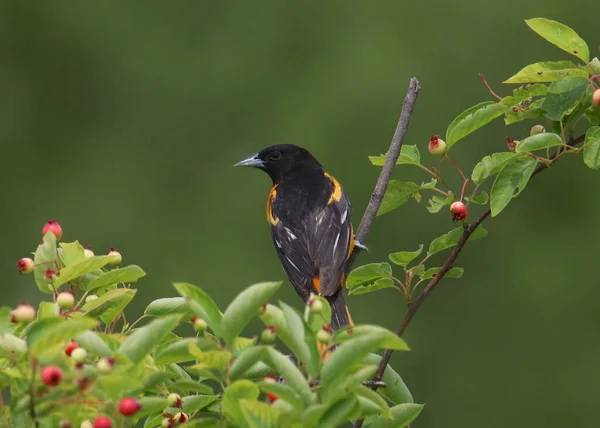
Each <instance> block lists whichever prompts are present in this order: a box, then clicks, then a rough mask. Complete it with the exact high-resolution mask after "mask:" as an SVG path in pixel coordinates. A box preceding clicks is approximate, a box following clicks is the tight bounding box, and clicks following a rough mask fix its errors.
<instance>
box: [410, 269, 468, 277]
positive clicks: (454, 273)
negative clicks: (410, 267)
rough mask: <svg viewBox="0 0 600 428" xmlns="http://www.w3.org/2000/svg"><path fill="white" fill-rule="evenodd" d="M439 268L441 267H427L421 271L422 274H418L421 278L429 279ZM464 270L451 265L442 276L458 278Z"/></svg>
mask: <svg viewBox="0 0 600 428" xmlns="http://www.w3.org/2000/svg"><path fill="white" fill-rule="evenodd" d="M441 270H442V268H441V267H434V268H430V269H427V270H426V271H425V272H423V274H422V275H419V276H420V277H421V279H430V278H433V277H434V276H436V275H437V274H438V273H439V272H440V271H441ZM464 272H465V270H464V269H463V268H459V267H453V268H452V269H450V270H449V271H448V272H446V275H444V278H455V279H458V278H460V277H461V276H462V274H463V273H464Z"/></svg>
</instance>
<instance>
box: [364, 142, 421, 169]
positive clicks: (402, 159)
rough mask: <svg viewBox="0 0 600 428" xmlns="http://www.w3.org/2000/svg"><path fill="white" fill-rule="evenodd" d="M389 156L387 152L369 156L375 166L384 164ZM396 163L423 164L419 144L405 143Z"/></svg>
mask: <svg viewBox="0 0 600 428" xmlns="http://www.w3.org/2000/svg"><path fill="white" fill-rule="evenodd" d="M386 158H387V153H386V154H384V155H379V156H369V160H370V161H371V163H372V164H373V165H375V166H383V165H384V164H385V160H386ZM396 165H421V154H420V153H419V149H418V147H417V146H411V145H406V144H404V145H403V146H402V148H401V149H400V156H399V157H398V160H397V161H396Z"/></svg>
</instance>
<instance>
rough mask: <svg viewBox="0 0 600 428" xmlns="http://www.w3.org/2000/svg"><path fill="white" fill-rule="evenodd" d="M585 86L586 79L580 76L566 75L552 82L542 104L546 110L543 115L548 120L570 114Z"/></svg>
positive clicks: (555, 119)
mask: <svg viewBox="0 0 600 428" xmlns="http://www.w3.org/2000/svg"><path fill="white" fill-rule="evenodd" d="M587 86H588V81H587V79H585V78H580V77H566V78H564V79H562V80H559V81H557V82H554V83H552V85H550V88H549V89H548V93H547V94H546V98H544V102H543V104H542V109H544V111H545V112H546V113H545V116H546V117H547V118H548V119H550V120H553V121H558V120H562V118H563V117H564V116H565V115H568V114H571V112H572V111H573V110H574V109H575V107H577V104H579V102H580V101H581V98H582V97H583V95H584V94H585V91H586V89H587ZM538 135H541V134H538Z"/></svg>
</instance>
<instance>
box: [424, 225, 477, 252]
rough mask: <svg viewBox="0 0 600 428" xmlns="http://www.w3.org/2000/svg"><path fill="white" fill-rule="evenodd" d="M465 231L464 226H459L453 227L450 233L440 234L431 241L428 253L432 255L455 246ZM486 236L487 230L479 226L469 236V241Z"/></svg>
mask: <svg viewBox="0 0 600 428" xmlns="http://www.w3.org/2000/svg"><path fill="white" fill-rule="evenodd" d="M463 232H464V228H463V227H461V226H459V227H457V228H456V229H452V230H451V231H450V232H448V233H444V234H443V235H442V236H438V237H437V238H435V239H434V240H433V241H431V244H429V249H428V250H427V255H428V256H432V255H434V254H436V253H439V252H440V251H443V250H446V249H448V248H452V247H454V246H455V245H456V244H458V241H459V240H460V237H461V236H462V234H463ZM485 236H487V230H485V229H484V228H483V226H479V227H478V228H477V229H475V230H474V231H473V233H472V234H471V236H470V237H469V241H474V240H476V239H479V238H483V237H485Z"/></svg>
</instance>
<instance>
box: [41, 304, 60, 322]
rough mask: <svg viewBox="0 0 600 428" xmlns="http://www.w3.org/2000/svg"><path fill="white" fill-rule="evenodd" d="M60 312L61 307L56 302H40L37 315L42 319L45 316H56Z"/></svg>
mask: <svg viewBox="0 0 600 428" xmlns="http://www.w3.org/2000/svg"><path fill="white" fill-rule="evenodd" d="M59 313H60V312H59V307H58V305H57V304H56V303H52V302H40V306H39V308H38V313H37V317H38V319H40V320H41V319H44V318H51V317H56V316H58V315H59Z"/></svg>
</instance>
